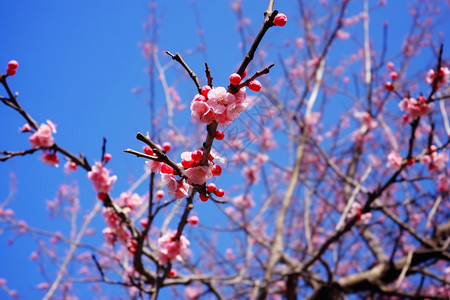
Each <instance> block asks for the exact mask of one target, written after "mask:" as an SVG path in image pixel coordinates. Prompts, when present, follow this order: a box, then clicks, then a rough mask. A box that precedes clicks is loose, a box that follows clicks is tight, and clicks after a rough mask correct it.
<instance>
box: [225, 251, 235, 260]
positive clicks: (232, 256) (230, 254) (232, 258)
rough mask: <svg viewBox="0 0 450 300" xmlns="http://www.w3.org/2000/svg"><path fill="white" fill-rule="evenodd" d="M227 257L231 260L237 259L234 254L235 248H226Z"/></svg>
mask: <svg viewBox="0 0 450 300" xmlns="http://www.w3.org/2000/svg"><path fill="white" fill-rule="evenodd" d="M225 257H226V258H227V259H228V260H229V261H233V260H235V259H236V256H235V255H234V252H233V249H231V248H227V250H225Z"/></svg>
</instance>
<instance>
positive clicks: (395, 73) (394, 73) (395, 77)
mask: <svg viewBox="0 0 450 300" xmlns="http://www.w3.org/2000/svg"><path fill="white" fill-rule="evenodd" d="M389 76H390V77H391V79H392V80H395V79H397V77H398V74H397V72H391V73H390V74H389Z"/></svg>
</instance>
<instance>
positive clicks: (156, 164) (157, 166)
mask: <svg viewBox="0 0 450 300" xmlns="http://www.w3.org/2000/svg"><path fill="white" fill-rule="evenodd" d="M145 164H146V165H147V168H149V169H150V171H151V172H152V173H157V172H159V171H160V170H161V165H162V162H160V161H157V160H148V161H146V162H145Z"/></svg>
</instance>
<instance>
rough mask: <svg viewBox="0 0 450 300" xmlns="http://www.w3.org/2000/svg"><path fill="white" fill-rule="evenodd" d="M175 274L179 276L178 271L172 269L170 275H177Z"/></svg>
mask: <svg viewBox="0 0 450 300" xmlns="http://www.w3.org/2000/svg"><path fill="white" fill-rule="evenodd" d="M175 276H177V271H176V270H174V269H172V270H170V272H169V277H175Z"/></svg>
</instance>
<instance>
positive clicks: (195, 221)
mask: <svg viewBox="0 0 450 300" xmlns="http://www.w3.org/2000/svg"><path fill="white" fill-rule="evenodd" d="M187 221H188V223H189V224H191V225H194V226H195V225H197V224H198V217H197V216H192V217H190V218H189V219H188V220H187Z"/></svg>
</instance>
